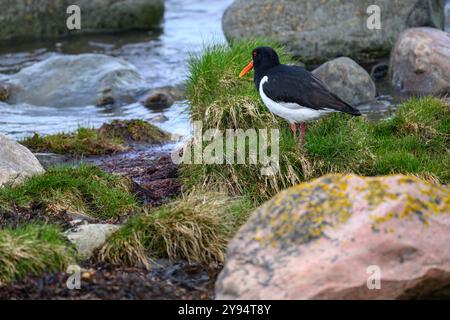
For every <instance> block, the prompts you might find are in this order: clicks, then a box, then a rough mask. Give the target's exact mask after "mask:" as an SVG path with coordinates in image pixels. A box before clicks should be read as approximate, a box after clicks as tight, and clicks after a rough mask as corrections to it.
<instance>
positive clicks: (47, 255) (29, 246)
mask: <svg viewBox="0 0 450 320" xmlns="http://www.w3.org/2000/svg"><path fill="white" fill-rule="evenodd" d="M74 258H75V250H74V249H73V247H72V246H70V245H69V244H68V243H67V241H66V240H65V239H64V238H63V237H62V236H61V234H60V232H59V229H58V228H57V227H55V226H50V225H27V226H25V227H23V228H19V229H15V230H13V229H0V286H2V285H5V284H6V283H8V282H10V281H13V280H16V279H20V278H22V277H25V276H27V275H29V274H33V275H37V274H40V273H42V272H44V271H49V272H51V271H62V270H65V268H66V267H67V265H68V264H69V263H71V262H72V260H73V259H74Z"/></svg>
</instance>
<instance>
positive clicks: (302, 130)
mask: <svg viewBox="0 0 450 320" xmlns="http://www.w3.org/2000/svg"><path fill="white" fill-rule="evenodd" d="M299 126H300V138H299V142H300V144H301V145H302V144H303V142H304V141H305V133H306V129H307V128H308V124H307V123H306V122H302V123H300V125H299Z"/></svg>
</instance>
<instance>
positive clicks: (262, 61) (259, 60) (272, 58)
mask: <svg viewBox="0 0 450 320" xmlns="http://www.w3.org/2000/svg"><path fill="white" fill-rule="evenodd" d="M279 64H280V59H279V58H278V54H277V53H276V51H275V50H274V49H273V48H271V47H258V48H255V49H253V51H252V61H250V63H249V64H248V65H247V67H245V69H244V70H242V72H241V74H240V75H239V77H243V76H244V75H245V74H247V73H248V72H249V71H250V70H252V69H253V68H254V69H255V76H256V75H258V74H260V75H261V74H263V73H264V71H266V70H269V69H271V68H273V67H275V66H277V65H279Z"/></svg>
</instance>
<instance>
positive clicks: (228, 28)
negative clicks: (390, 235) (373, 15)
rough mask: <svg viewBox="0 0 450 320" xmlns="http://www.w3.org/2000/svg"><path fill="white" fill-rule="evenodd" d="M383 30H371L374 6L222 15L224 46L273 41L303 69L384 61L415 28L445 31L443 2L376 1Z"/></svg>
mask: <svg viewBox="0 0 450 320" xmlns="http://www.w3.org/2000/svg"><path fill="white" fill-rule="evenodd" d="M375 3H376V4H377V5H378V6H379V7H380V9H381V12H380V13H381V29H380V30H376V29H375V30H370V29H369V28H368V27H367V19H368V18H369V16H370V14H368V13H367V8H368V7H369V6H370V5H372V4H374V1H372V0H345V1H338V0H331V1H317V0H236V1H235V2H234V3H233V4H232V5H231V6H230V7H229V8H228V9H227V10H226V12H225V14H224V17H223V29H224V32H225V35H226V37H227V39H228V40H235V39H245V38H254V37H258V36H262V37H269V38H272V39H274V40H276V41H278V42H280V43H282V44H284V45H285V46H286V48H287V49H288V50H289V51H290V53H291V54H293V55H295V56H300V57H302V58H303V59H304V61H305V62H306V63H315V64H317V63H319V62H323V61H327V60H330V59H332V58H335V57H337V56H348V57H351V58H353V59H355V60H356V61H372V60H374V59H376V58H379V57H381V56H387V55H388V54H389V50H390V49H391V48H392V46H393V44H394V42H395V40H396V39H397V37H398V35H399V34H400V33H401V32H402V31H403V30H405V29H407V28H410V27H416V26H431V27H435V28H440V29H443V27H444V20H445V18H444V0H402V1H392V0H379V1H376V2H375Z"/></svg>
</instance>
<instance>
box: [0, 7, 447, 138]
mask: <svg viewBox="0 0 450 320" xmlns="http://www.w3.org/2000/svg"><path fill="white" fill-rule="evenodd" d="M231 3H232V0H214V1H208V0H166V13H165V18H164V21H163V23H162V24H161V27H160V28H156V29H155V30H152V31H150V32H127V33H119V34H109V35H89V36H80V37H76V38H67V39H59V40H50V41H37V42H33V43H13V44H0V77H1V74H2V73H3V74H11V73H15V72H17V71H19V70H20V69H21V68H23V67H25V66H29V65H31V64H33V63H35V62H37V61H42V60H44V59H47V58H48V57H50V56H53V55H61V54H79V53H87V52H94V53H105V54H108V55H111V56H115V57H120V58H123V59H125V60H127V61H128V62H130V63H132V64H133V65H135V66H136V67H137V68H138V70H139V71H140V72H141V74H142V76H143V77H144V78H145V79H146V81H147V82H148V87H149V88H156V87H161V86H167V85H171V86H173V85H177V84H179V83H181V82H182V81H183V80H184V79H185V78H186V76H187V60H188V58H189V54H190V53H195V52H199V51H200V50H201V48H202V45H203V43H205V42H210V41H215V42H221V41H225V39H224V36H223V33H222V27H221V17H222V14H223V12H224V10H225V9H226V8H227V6H229V5H230V4H231ZM446 10H447V12H448V13H447V24H446V25H447V30H448V31H450V0H447V7H446ZM377 86H378V93H379V97H378V98H377V101H376V102H374V103H370V104H366V105H362V106H359V108H360V109H361V111H363V113H366V114H367V115H368V117H369V118H370V119H373V120H379V119H381V118H385V117H387V116H389V115H390V114H392V113H393V111H395V101H393V98H392V93H391V88H390V85H389V83H388V82H387V81H385V82H381V83H378V84H377ZM186 110H187V103H186V102H185V101H179V102H177V103H175V104H174V105H173V106H171V107H170V108H168V109H165V110H162V111H161V110H158V111H155V110H149V109H147V108H145V107H143V106H142V105H141V104H139V103H133V104H130V105H126V106H122V107H114V108H113V107H110V108H108V107H97V106H92V105H91V106H85V107H81V108H80V107H77V108H51V107H41V106H39V107H38V106H33V105H27V104H18V105H9V104H5V103H0V132H1V133H6V134H8V135H10V136H12V137H14V138H17V139H19V138H22V137H25V136H29V135H31V134H33V133H34V132H38V133H40V134H51V133H57V132H61V131H65V132H67V131H72V130H74V129H76V128H78V127H80V126H92V127H98V126H100V125H101V124H103V123H105V122H108V121H110V120H113V119H134V118H139V119H144V120H147V121H150V122H152V118H154V117H156V116H158V115H164V116H165V117H166V118H167V119H168V120H167V121H165V122H162V123H157V125H158V126H160V127H161V128H162V129H165V130H167V131H169V132H172V133H176V134H180V135H186V134H188V133H189V130H190V129H189V121H188V115H187V112H186Z"/></svg>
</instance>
